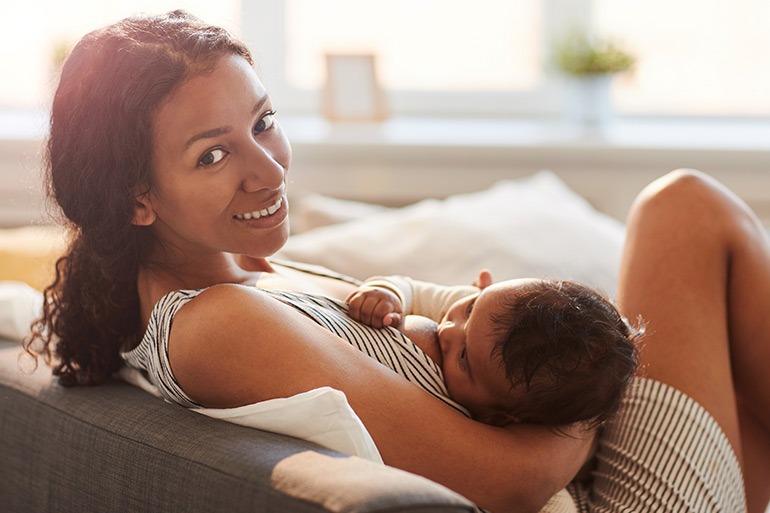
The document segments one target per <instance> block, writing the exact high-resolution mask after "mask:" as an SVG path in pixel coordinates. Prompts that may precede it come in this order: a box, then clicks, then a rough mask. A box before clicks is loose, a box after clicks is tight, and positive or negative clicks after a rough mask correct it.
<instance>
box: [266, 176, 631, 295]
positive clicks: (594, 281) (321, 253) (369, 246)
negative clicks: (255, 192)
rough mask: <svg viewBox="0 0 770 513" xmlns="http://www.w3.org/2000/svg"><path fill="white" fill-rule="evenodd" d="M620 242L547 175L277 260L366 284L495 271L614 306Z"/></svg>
mask: <svg viewBox="0 0 770 513" xmlns="http://www.w3.org/2000/svg"><path fill="white" fill-rule="evenodd" d="M623 237H624V228H623V225H622V223H621V222H620V221H618V220H616V219H613V218H611V217H609V216H607V215H604V214H601V213H599V212H597V211H596V210H595V209H594V208H593V207H591V205H590V204H589V203H588V202H587V201H586V200H585V199H584V198H582V197H581V196H579V195H577V194H576V193H574V192H573V191H572V190H571V189H569V187H567V185H566V184H564V183H563V182H562V181H561V180H560V179H559V178H558V177H557V176H556V175H555V174H554V173H552V172H550V171H540V172H538V173H536V174H535V175H533V176H530V177H527V178H524V179H521V180H516V181H503V182H499V183H497V184H495V185H494V186H493V187H491V188H489V189H487V190H485V191H481V192H476V193H470V194H461V195H456V196H451V197H449V198H447V199H446V200H424V201H422V202H419V203H416V204H414V205H411V206H408V207H404V208H401V209H393V210H391V211H387V212H383V213H377V214H374V215H370V216H367V217H365V218H362V219H359V220H355V221H351V222H347V223H344V224H338V225H333V226H326V227H323V228H317V229H314V230H311V231H309V232H306V233H301V234H298V235H294V236H292V237H290V239H289V242H288V243H287V244H286V246H285V247H284V248H283V249H282V250H281V251H280V252H279V254H278V255H277V256H279V257H281V258H287V259H290V260H296V261H302V262H310V263H314V264H320V265H323V266H325V267H328V268H330V269H333V270H335V271H339V272H343V273H346V274H349V275H351V276H354V277H356V278H359V279H365V278H367V277H368V276H372V275H382V274H403V275H408V276H412V277H414V278H417V279H421V280H426V281H433V282H436V283H442V284H448V285H452V284H470V283H471V282H472V281H473V279H474V278H475V277H476V275H477V273H478V270H479V269H480V268H489V269H490V270H491V271H492V275H493V277H494V278H495V280H504V279H509V278H516V277H543V278H558V279H573V280H577V281H580V282H583V283H586V284H588V285H591V286H594V287H596V288H598V289H599V290H601V291H602V292H604V293H605V294H607V295H610V296H611V295H614V294H615V288H616V285H617V274H618V267H619V261H620V251H621V247H622V244H623Z"/></svg>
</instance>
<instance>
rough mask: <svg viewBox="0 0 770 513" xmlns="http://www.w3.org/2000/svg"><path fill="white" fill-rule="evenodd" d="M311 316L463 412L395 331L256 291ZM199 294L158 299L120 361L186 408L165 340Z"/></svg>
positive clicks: (342, 310)
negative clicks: (178, 314)
mask: <svg viewBox="0 0 770 513" xmlns="http://www.w3.org/2000/svg"><path fill="white" fill-rule="evenodd" d="M257 290H260V291H261V292H263V293H265V294H268V295H270V296H271V297H273V298H275V299H277V300H279V301H281V302H282V303H285V304H287V305H289V306H291V307H293V308H295V309H297V310H299V311H300V312H302V313H303V314H305V315H307V316H308V317H310V318H311V319H312V320H314V321H315V322H316V323H318V324H319V325H321V326H322V327H324V328H326V329H327V330H329V331H331V332H332V333H334V334H335V335H338V336H339V337H340V338H342V339H343V340H346V341H348V342H349V343H350V344H351V345H352V346H353V347H355V348H356V349H358V350H359V351H362V352H363V353H365V354H366V355H367V356H369V357H371V358H374V359H375V360H376V361H378V362H380V363H381V364H383V365H385V366H386V367H388V368H390V369H391V370H393V371H395V372H396V373H398V374H399V375H401V376H403V377H404V378H406V379H407V380H409V381H410V382H412V383H414V384H415V385H417V386H419V387H420V388H422V389H424V390H425V391H427V392H428V393H430V394H431V395H433V396H434V397H436V398H438V399H439V400H441V401H442V402H444V403H445V404H447V405H449V406H450V407H452V408H454V409H455V410H457V411H459V412H461V413H463V414H464V415H468V411H467V410H466V409H465V408H464V407H462V406H461V405H460V404H458V403H456V402H455V401H453V400H452V399H450V398H449V394H448V392H447V389H446V385H445V384H444V380H443V376H442V373H441V369H440V368H439V367H438V365H436V364H435V363H434V362H433V360H431V359H430V358H429V357H428V355H426V354H425V353H424V352H423V351H422V350H421V349H420V348H419V347H417V346H416V345H415V344H414V343H413V342H412V341H411V340H409V339H408V338H407V337H406V336H405V335H404V334H403V333H401V332H400V331H398V330H397V329H395V328H382V329H375V328H370V327H369V326H366V325H364V324H361V323H358V322H356V321H353V320H352V319H351V318H350V317H348V315H347V311H348V310H347V304H346V303H344V302H342V301H337V300H334V299H331V298H328V297H325V296H317V295H312V294H305V293H300V292H284V291H271V290H264V289H257ZM200 292H201V291H200V290H178V291H174V292H170V293H168V294H166V295H165V296H163V297H162V298H161V300H160V301H158V303H157V304H156V305H155V308H153V311H152V314H151V316H150V322H149V325H148V327H147V331H146V332H145V335H144V337H143V338H142V341H141V342H140V343H139V345H138V346H137V347H136V348H134V349H132V350H131V351H128V352H125V353H122V356H123V359H124V360H125V362H126V363H127V364H128V365H129V366H131V367H134V368H136V369H139V370H141V371H143V372H144V373H145V374H146V377H147V379H149V380H150V382H152V383H153V384H154V385H155V386H157V387H158V389H159V390H160V392H161V394H162V395H163V397H165V398H166V399H167V400H168V401H170V402H174V403H178V404H180V405H182V406H185V407H187V408H199V407H201V406H202V405H200V404H198V403H196V402H195V401H193V400H192V399H190V397H188V396H187V394H185V393H184V391H183V390H182V388H181V387H180V386H179V384H178V383H177V381H176V379H175V378H174V376H173V375H172V373H171V366H170V364H169V360H168V339H169V334H170V333H171V325H172V322H173V319H174V315H175V314H176V312H177V311H178V310H179V309H180V308H181V307H182V306H184V305H185V304H186V303H187V302H188V301H190V300H191V299H193V298H194V297H196V296H197V295H198V294H199V293H200Z"/></svg>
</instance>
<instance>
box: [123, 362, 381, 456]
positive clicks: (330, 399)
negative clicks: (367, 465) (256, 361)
mask: <svg viewBox="0 0 770 513" xmlns="http://www.w3.org/2000/svg"><path fill="white" fill-rule="evenodd" d="M118 377H120V378H121V379H123V380H124V381H127V382H129V383H131V384H133V385H136V386H138V387H139V388H141V389H143V390H145V391H146V392H149V393H151V394H152V395H154V396H156V397H161V395H160V392H159V391H158V389H157V387H155V385H153V384H152V383H150V381H149V380H147V378H145V377H144V375H143V374H142V373H141V372H140V371H139V370H137V369H133V368H131V367H128V366H123V367H121V369H120V370H119V371H118ZM192 411H194V412H197V413H200V414H202V415H206V416H208V417H214V418H216V419H222V420H226V421H227V422H232V423H233V424H239V425H241V426H246V427H251V428H256V429H262V430H264V431H272V432H273V433H280V434H283V435H288V436H293V437H295V438H301V439H303V440H308V441H310V442H314V443H317V444H318V445H321V446H323V447H328V448H329V449H334V450H335V451H339V452H342V453H345V454H350V455H352V456H359V457H361V458H366V459H368V460H371V461H374V462H376V463H382V457H381V456H380V452H379V451H378V450H377V446H376V445H374V440H372V437H371V435H370V434H369V432H368V431H367V430H366V428H365V427H364V424H363V422H361V419H360V418H358V415H356V413H355V412H354V411H353V408H351V406H350V404H349V403H348V400H347V397H346V396H345V394H344V393H343V392H341V391H339V390H335V389H333V388H331V387H321V388H316V389H313V390H309V391H307V392H303V393H300V394H297V395H293V396H291V397H286V398H279V399H271V400H269V401H262V402H258V403H254V404H248V405H246V406H240V407H238V408H194V409H192Z"/></svg>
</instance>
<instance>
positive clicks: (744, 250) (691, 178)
mask: <svg viewBox="0 0 770 513" xmlns="http://www.w3.org/2000/svg"><path fill="white" fill-rule="evenodd" d="M618 301H619V304H620V308H621V310H622V311H623V313H624V314H625V315H626V316H628V317H629V318H631V319H633V318H635V317H636V316H641V317H642V318H643V319H644V320H645V322H646V323H647V328H648V335H647V337H646V338H645V339H644V341H643V342H642V351H641V361H642V373H643V374H644V375H646V376H647V377H650V378H653V379H656V380H659V381H662V382H664V383H667V384H669V385H671V386H674V387H675V388H677V389H679V390H681V391H682V392H684V393H686V394H687V395H689V396H690V397H692V398H693V399H695V400H696V401H698V402H699V403H700V404H701V405H703V406H704V407H705V408H706V410H708V411H709V412H710V413H711V414H712V415H713V416H714V418H715V419H716V420H717V422H718V423H719V424H720V426H721V427H722V428H723V430H724V432H725V434H726V435H727V438H728V440H729V441H730V443H731V444H732V446H733V448H734V449H735V452H736V454H737V455H738V458H739V460H740V461H741V463H742V466H743V470H744V474H745V477H746V486H747V498H748V504H749V511H750V512H752V513H753V512H760V511H761V512H764V508H765V505H766V504H767V501H768V499H770V477H768V476H770V472H769V470H770V244H768V239H767V236H766V234H765V231H764V229H763V228H762V227H761V225H760V223H759V222H758V221H757V219H756V217H755V216H754V215H753V214H752V213H751V211H750V210H749V209H748V208H747V207H746V205H745V204H744V203H743V202H742V201H740V200H739V199H738V198H737V197H736V196H735V195H733V194H732V193H730V192H729V191H728V190H727V189H726V188H724V187H723V186H722V185H720V184H719V183H717V182H716V181H714V180H712V179H710V178H709V177H706V176H705V175H703V174H701V173H697V172H693V171H676V172H673V173H671V174H669V175H666V176H665V177H663V178H661V179H659V180H657V181H656V182H653V183H652V184H651V185H650V186H648V187H647V188H646V189H645V190H644V191H643V192H642V193H641V194H640V196H639V198H638V199H637V201H636V202H635V204H634V206H633V207H632V209H631V212H630V214H629V218H628V235H627V241H626V246H625V250H624V253H623V260H622V264H621V274H620V286H619V293H618ZM739 404H740V406H739ZM747 455H748V457H747Z"/></svg>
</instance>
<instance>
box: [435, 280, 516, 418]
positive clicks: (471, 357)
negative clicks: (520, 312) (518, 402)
mask: <svg viewBox="0 0 770 513" xmlns="http://www.w3.org/2000/svg"><path fill="white" fill-rule="evenodd" d="M530 282H531V280H528V279H527V280H509V281H504V282H500V283H496V284H494V285H491V286H489V287H487V288H485V289H484V290H482V291H481V293H479V294H474V295H472V296H468V297H466V298H463V299H461V300H459V301H457V302H456V303H454V304H453V305H452V306H451V307H450V308H449V310H448V311H447V313H446V315H445V316H444V318H443V319H442V320H441V323H440V324H439V326H438V339H439V345H440V347H441V354H442V358H443V364H442V371H443V373H444V380H445V382H446V386H447V390H448V391H449V395H450V396H451V397H452V398H453V399H454V400H455V401H457V402H459V403H460V404H462V405H463V406H465V407H466V408H468V410H470V412H471V413H472V414H473V415H474V417H475V418H477V419H480V420H483V419H484V418H489V417H490V416H491V415H492V414H494V413H496V412H499V411H500V409H502V408H504V407H506V405H508V404H510V403H511V401H512V400H513V399H514V397H513V391H512V390H511V386H510V382H509V381H508V378H507V377H506V375H505V369H504V367H503V364H502V360H501V358H500V356H499V355H498V354H496V353H494V354H493V350H494V348H495V346H496V345H497V343H498V342H499V340H498V339H499V338H500V336H501V334H499V333H496V332H495V330H494V324H493V323H492V318H493V316H494V315H495V314H502V310H503V309H504V305H506V304H510V303H511V302H512V301H516V298H517V297H519V295H520V294H521V292H522V291H523V290H524V288H525V287H526V286H527V285H528V284H529V283H530Z"/></svg>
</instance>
